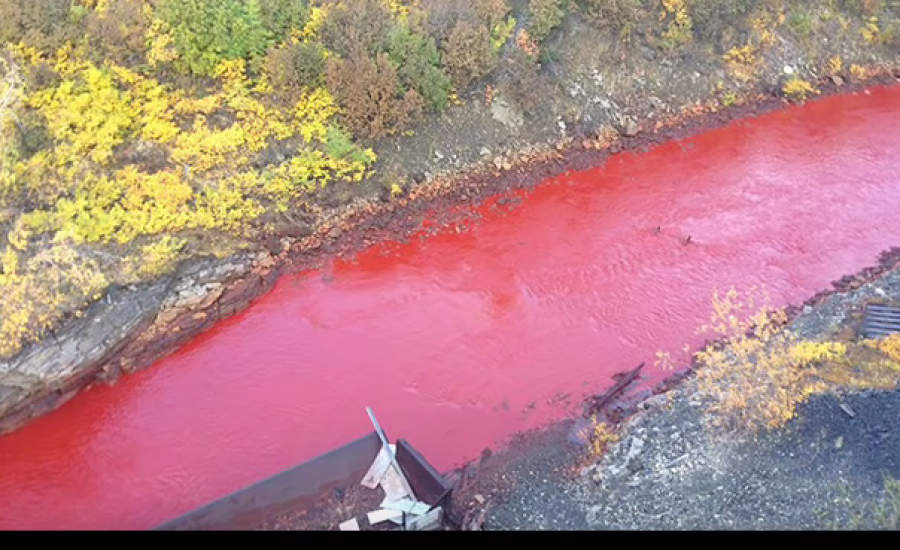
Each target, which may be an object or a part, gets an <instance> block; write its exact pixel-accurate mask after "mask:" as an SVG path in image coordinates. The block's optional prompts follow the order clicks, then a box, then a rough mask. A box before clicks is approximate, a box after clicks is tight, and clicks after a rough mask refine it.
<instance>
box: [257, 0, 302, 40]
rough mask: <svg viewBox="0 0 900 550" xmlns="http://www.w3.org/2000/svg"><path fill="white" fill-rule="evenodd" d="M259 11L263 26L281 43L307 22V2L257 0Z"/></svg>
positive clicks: (297, 0)
mask: <svg viewBox="0 0 900 550" xmlns="http://www.w3.org/2000/svg"><path fill="white" fill-rule="evenodd" d="M259 11H260V17H261V18H262V23H263V26H264V27H265V28H266V30H267V31H269V33H270V34H271V35H272V38H273V39H274V40H275V41H276V42H281V41H282V40H284V39H285V38H287V36H288V34H289V33H290V32H291V30H292V29H301V28H303V25H305V24H306V22H307V21H308V20H309V0H259Z"/></svg>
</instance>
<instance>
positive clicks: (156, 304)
mask: <svg viewBox="0 0 900 550" xmlns="http://www.w3.org/2000/svg"><path fill="white" fill-rule="evenodd" d="M813 11H816V10H813ZM773 13H774V12H773ZM816 13H817V12H816ZM819 15H822V18H821V21H820V23H821V24H820V25H818V26H813V27H811V28H808V29H806V30H800V31H798V30H797V28H794V26H792V25H790V24H784V22H783V21H780V22H777V23H776V22H774V21H773V22H772V29H771V30H770V32H768V33H763V34H765V36H764V38H766V41H765V44H764V43H763V42H760V43H759V44H756V41H760V40H762V38H763V36H762V35H760V36H756V35H757V34H760V33H759V32H758V31H759V29H751V28H750V27H751V26H752V25H750V21H749V20H748V21H742V22H741V23H740V24H739V25H738V26H739V27H741V29H742V32H745V33H749V36H750V38H748V44H751V43H752V44H753V45H754V48H755V50H754V51H757V53H758V55H756V56H752V57H750V58H747V57H746V56H739V57H740V63H737V65H735V63H733V62H730V63H726V62H725V60H724V57H723V52H725V53H727V51H730V50H727V51H726V49H725V45H726V44H731V43H733V42H734V41H735V40H736V39H735V38H734V37H732V38H731V39H724V38H723V39H722V40H721V41H718V42H716V43H713V42H707V41H705V40H703V39H699V38H700V37H699V35H698V40H697V41H696V42H693V43H691V44H688V45H685V46H684V47H682V48H678V49H677V50H676V51H669V52H664V51H661V50H659V49H658V48H657V47H656V46H655V45H653V44H652V43H651V42H652V40H651V41H648V39H647V37H650V36H651V35H652V34H653V32H656V31H658V30H659V29H656V28H655V26H654V25H655V24H654V25H651V27H653V28H648V29H646V30H647V37H640V38H638V37H637V36H635V38H634V39H633V40H632V41H629V42H627V43H622V44H620V43H619V40H618V38H617V37H615V36H611V35H609V33H608V32H606V31H604V32H600V33H598V32H597V30H596V29H595V28H594V27H592V26H590V25H588V24H586V23H585V22H584V21H583V20H582V18H581V17H580V16H579V15H578V14H576V13H572V14H568V15H566V17H565V19H564V22H563V23H562V24H561V25H560V27H559V29H558V30H557V31H556V32H555V34H553V35H551V36H550V37H549V38H548V40H547V42H546V43H545V44H544V45H543V46H542V48H544V49H545V50H546V51H551V52H554V54H553V56H550V57H549V58H548V61H547V63H545V65H544V67H543V68H542V72H541V74H540V78H539V79H538V80H539V81H540V82H542V83H544V84H548V85H549V87H547V88H546V89H543V88H542V90H543V91H544V92H546V93H542V94H538V95H539V101H538V102H537V104H536V105H531V106H530V108H526V105H524V104H523V103H522V101H523V100H524V99H527V98H522V97H518V98H513V97H506V96H507V95H510V94H509V93H504V91H503V90H502V88H504V86H503V85H504V79H503V78H501V76H499V75H498V76H497V77H496V79H493V77H492V78H488V79H487V80H485V81H484V82H481V83H479V84H478V85H476V86H474V87H472V88H471V89H469V90H468V91H466V92H465V93H464V94H462V97H461V98H460V99H461V100H462V104H461V105H456V106H453V107H451V108H450V109H448V111H446V112H445V113H444V114H443V115H441V116H434V117H431V118H429V119H427V120H426V121H425V122H424V123H423V124H422V125H421V126H420V127H418V128H417V130H416V132H415V134H414V135H411V136H410V135H396V136H393V137H388V138H383V139H382V140H380V141H378V142H377V143H374V144H373V146H374V147H375V150H376V151H377V152H378V154H379V159H380V160H379V161H378V164H377V166H376V172H377V174H378V175H377V177H375V178H372V179H371V180H367V181H365V182H363V183H362V184H361V185H355V184H340V183H336V184H335V185H333V186H329V187H328V188H327V189H325V190H322V191H320V192H319V193H318V194H317V195H316V196H315V197H313V198H312V199H311V200H312V203H313V204H314V206H315V207H316V208H315V215H310V214H309V213H305V214H304V215H303V216H300V217H301V218H303V219H302V220H295V221H296V223H294V222H289V221H287V220H281V221H279V222H278V223H276V224H274V226H273V227H275V230H274V231H273V232H271V233H268V234H267V235H266V236H265V237H260V238H259V239H257V240H255V241H253V243H252V245H250V246H249V247H247V249H246V250H244V251H243V252H240V253H236V254H234V255H231V256H229V257H227V258H226V259H223V260H210V259H204V258H203V257H202V255H200V254H199V253H198V254H197V256H196V257H194V258H193V259H189V260H185V262H183V263H182V265H181V266H180V267H179V268H178V269H177V270H175V271H174V272H172V273H170V274H168V275H164V276H161V277H159V278H157V279H156V280H154V281H153V282H151V283H147V284H135V285H112V286H110V287H109V288H108V289H107V290H105V291H104V292H102V293H100V294H101V297H100V298H99V300H96V301H93V302H92V304H91V305H90V307H89V308H87V309H86V310H84V311H79V312H78V315H77V316H76V315H75V312H69V313H68V314H67V316H66V317H65V320H64V321H63V322H61V323H58V324H57V325H58V326H57V329H56V330H55V331H53V332H49V333H47V334H46V336H45V337H44V338H43V339H42V340H41V341H40V342H39V343H37V344H32V345H28V346H26V347H25V348H24V349H23V351H21V352H19V353H18V354H17V355H15V356H13V357H11V358H8V359H6V360H4V361H2V362H0V434H3V433H8V432H10V431H12V430H15V429H17V428H18V427H21V426H23V425H25V424H26V423H27V422H28V421H29V420H31V419H33V418H35V417H38V416H41V415H43V414H46V413H47V412H49V411H51V410H54V409H56V408H58V407H59V406H61V405H62V404H63V403H65V402H66V401H68V400H69V399H71V398H72V397H73V396H74V395H76V394H77V393H78V392H79V391H81V390H82V389H84V388H86V387H89V386H90V385H92V384H96V383H114V382H115V380H116V379H117V377H118V376H120V375H121V374H123V373H131V372H135V371H137V370H140V369H143V368H146V367H147V366H149V365H151V364H152V363H153V362H155V361H157V360H159V359H160V358H162V357H164V356H166V355H168V354H169V353H171V352H173V351H175V350H176V349H178V347H179V346H181V345H182V344H184V343H185V342H187V341H188V340H190V339H191V338H192V337H193V336H195V335H197V334H199V333H201V332H202V331H204V330H206V329H208V328H209V327H211V326H212V325H213V324H215V323H216V322H217V321H219V320H222V319H225V318H227V317H229V316H231V315H234V314H235V313H237V312H239V311H241V310H243V309H245V308H246V307H247V306H248V305H249V304H250V303H251V302H252V300H253V299H255V298H256V297H258V296H260V295H262V294H264V293H265V292H266V291H268V290H269V289H271V288H272V286H273V285H274V283H275V281H276V279H277V277H278V275H279V274H280V273H282V272H284V271H291V270H306V269H310V268H314V267H316V266H319V265H322V264H323V263H324V262H327V261H328V259H329V258H334V257H341V256H348V255H352V254H354V253H356V252H358V251H359V250H362V249H364V248H366V247H368V246H371V245H372V244H375V243H377V242H381V241H389V240H403V239H406V238H409V237H410V236H412V235H414V234H416V233H417V232H418V231H419V229H420V228H421V227H422V224H423V221H424V220H426V219H428V220H429V223H430V225H429V227H430V228H431V229H429V230H428V231H429V232H435V231H438V229H439V228H444V229H447V228H450V230H452V228H453V227H454V225H455V224H470V223H472V222H473V221H474V220H471V219H469V218H470V216H469V214H468V213H467V212H466V209H467V208H468V207H469V206H470V205H472V204H475V203H479V202H482V201H485V200H487V199H488V198H489V197H494V196H497V195H503V194H504V193H509V192H512V191H515V190H519V189H528V188H529V187H531V186H533V185H534V184H536V183H537V182H539V181H541V180H543V179H545V178H547V177H550V176H553V175H556V174H559V173H563V172H565V171H566V170H577V169H581V168H586V167H589V166H594V165H597V164H599V163H602V162H604V161H605V160H607V159H608V158H609V157H610V156H612V155H616V154H620V153H623V152H628V151H641V150H646V148H648V147H651V146H653V145H656V144H659V143H663V142H665V141H668V140H673V139H679V138H683V137H686V136H689V135H692V134H695V133H699V132H702V131H704V130H708V129H711V128H714V127H718V126H722V125H724V124H727V123H728V122H730V121H732V120H735V119H738V118H743V117H748V116H754V115H757V114H760V113H763V112H766V111H770V110H773V109H777V108H781V107H783V106H784V105H785V104H786V99H785V98H786V96H791V97H793V98H794V99H799V95H804V94H799V95H791V94H788V92H786V91H785V90H786V89H788V88H785V85H786V84H787V82H788V81H790V80H792V77H797V78H798V79H801V80H803V81H804V82H807V83H808V84H810V86H812V87H813V88H815V90H816V92H818V93H819V94H820V95H821V96H826V95H829V94H833V93H836V92H840V93H853V92H855V91H859V90H862V89H863V88H864V87H866V86H872V85H878V84H887V83H893V82H894V81H895V77H894V76H893V73H894V72H896V71H895V69H894V68H895V67H896V52H895V49H892V46H890V45H884V44H881V43H880V42H878V41H868V40H866V39H863V37H861V35H859V33H857V32H851V31H854V30H857V29H856V26H858V25H862V24H863V22H862V19H859V18H857V17H855V16H854V17H853V18H850V19H847V20H846V21H845V20H844V19H841V17H838V18H834V17H831V16H830V18H825V16H824V13H823V14H819ZM776 19H777V17H776ZM857 19H859V21H857ZM839 21H842V23H841V24H843V23H847V25H849V26H848V29H849V30H847V32H843V33H842V32H837V31H836V29H837V27H835V25H838V22H839ZM707 22H709V21H707ZM712 22H713V23H715V18H713V21H712ZM712 26H715V25H712ZM745 27H746V28H745ZM705 28H706V26H701V25H700V24H699V21H698V24H697V31H698V32H705V31H704V29H705ZM845 30H846V29H845ZM836 32H837V34H835V33H836ZM754 33H755V34H754ZM828 36H831V37H832V39H831V41H830V42H828V44H827V47H826V46H820V45H817V44H820V42H819V41H817V40H815V38H823V37H828ZM598 37H600V44H599V45H598V44H597V40H598ZM719 38H722V37H719ZM735 43H736V42H735ZM822 44H824V42H822ZM508 48H509V49H510V51H512V50H513V49H515V45H513V44H509V45H508ZM719 50H722V51H719ZM589 52H590V53H589ZM507 53H509V52H507ZM732 57H734V56H732ZM729 59H731V57H729ZM735 59H736V58H735ZM834 59H839V60H840V61H841V62H840V66H838V64H837V63H836V62H833V60H834ZM504 60H508V57H504ZM732 61H734V59H732ZM737 69H740V70H737ZM751 69H752V70H751ZM748 71H750V72H748ZM501 73H502V71H501ZM751 73H752V74H751ZM504 74H505V73H504ZM507 76H508V75H507ZM748 76H750V77H749V78H747V77H748ZM492 89H493V90H494V91H495V92H496V91H497V90H500V91H499V92H497V93H496V94H494V93H493V92H489V91H490V90H492ZM507 90H509V88H507ZM808 93H809V95H810V96H813V95H817V94H815V93H814V92H808ZM526 103H527V102H526ZM447 136H466V139H456V140H448V139H447ZM393 184H397V185H398V186H399V193H397V192H395V189H394V187H393ZM517 200H518V198H509V197H499V201H498V206H501V207H507V206H510V205H514V204H515V202H516V201H517ZM435 217H436V219H433V218H435ZM200 240H202V239H200ZM200 240H198V241H197V242H198V243H199V242H200ZM213 240H216V239H213ZM198 246H199V247H200V248H202V246H200V245H199V244H198ZM107 256H108V254H107V255H106V256H104V255H103V254H99V256H98V257H107ZM109 257H112V258H114V256H109ZM112 263H113V264H115V265H118V262H116V261H113V262H112Z"/></svg>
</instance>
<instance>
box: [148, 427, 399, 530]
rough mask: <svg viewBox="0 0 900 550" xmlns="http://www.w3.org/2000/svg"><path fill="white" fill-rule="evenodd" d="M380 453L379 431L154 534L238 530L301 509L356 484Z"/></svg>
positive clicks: (188, 516) (224, 499) (257, 484)
mask: <svg viewBox="0 0 900 550" xmlns="http://www.w3.org/2000/svg"><path fill="white" fill-rule="evenodd" d="M380 450H381V439H380V438H379V437H378V434H376V433H375V432H372V433H370V434H369V435H367V436H364V437H361V438H359V439H357V440H356V441H353V442H351V443H348V444H347V445H344V446H343V447H339V448H337V449H335V450H333V451H331V452H328V453H326V454H323V455H320V456H318V457H316V458H314V459H312V460H309V461H307V462H304V463H302V464H300V465H298V466H295V467H293V468H290V469H288V470H285V471H284V472H281V473H280V474H277V475H275V476H273V477H270V478H269V479H266V480H264V481H260V482H259V483H256V484H254V485H251V486H249V487H246V488H244V489H242V490H240V491H237V492H236V493H232V494H231V495H228V496H226V497H223V498H221V499H219V500H216V501H215V502H212V503H210V504H207V505H206V506H203V507H201V508H198V509H196V510H194V511H192V512H188V513H187V514H184V515H183V516H181V517H178V518H175V519H173V520H171V521H169V522H167V523H164V524H163V525H160V526H158V527H156V528H155V529H154V530H159V531H185V530H211V531H215V530H238V529H254V528H257V527H259V526H260V525H261V524H262V523H263V522H264V521H265V519H266V518H267V517H269V516H271V515H272V514H278V513H282V512H284V511H287V510H288V509H290V508H293V507H296V506H299V505H302V502H304V501H305V500H307V499H314V498H315V497H318V496H320V495H322V494H323V493H325V492H327V491H328V490H330V489H332V488H333V487H338V486H343V487H346V486H348V485H351V484H357V483H359V482H360V480H361V479H362V477H363V475H365V473H366V471H367V470H368V469H369V467H370V466H371V465H372V462H373V461H374V460H375V457H376V456H377V454H378V452H379V451H380Z"/></svg>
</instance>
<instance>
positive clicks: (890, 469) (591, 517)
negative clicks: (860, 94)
mask: <svg viewBox="0 0 900 550" xmlns="http://www.w3.org/2000/svg"><path fill="white" fill-rule="evenodd" d="M898 252H900V251H898V250H896V249H895V250H892V251H889V252H887V253H885V254H884V255H882V258H881V262H880V263H879V265H878V266H875V267H872V268H868V269H864V270H862V271H860V272H859V273H857V274H855V275H848V276H846V277H844V278H842V279H840V280H838V281H835V283H834V284H833V286H834V288H833V289H832V290H829V291H823V292H821V293H819V294H817V295H816V296H814V297H812V298H810V299H809V300H807V301H806V302H805V303H804V304H803V305H798V306H795V307H792V308H790V311H791V314H792V319H791V321H790V323H789V324H788V326H789V327H790V328H791V329H793V330H794V331H796V333H797V334H799V335H801V336H802V337H803V338H804V339H810V340H820V339H825V338H838V339H840V340H843V341H850V340H852V339H854V338H855V335H856V331H857V330H858V328H859V325H860V322H861V320H860V319H861V315H860V314H861V312H862V310H863V309H864V306H865V304H866V303H888V304H897V303H900V262H898ZM661 389H664V388H657V390H656V391H655V392H654V393H655V395H652V396H649V397H647V398H644V399H641V396H639V395H632V396H631V397H630V398H629V397H626V398H624V399H623V400H620V402H619V404H618V405H619V406H620V407H622V408H623V410H624V411H625V412H626V413H627V414H628V417H627V418H626V420H625V422H624V423H623V424H622V425H621V426H620V427H619V429H618V430H617V435H618V443H615V444H613V445H611V446H610V447H609V448H608V450H607V451H606V452H605V453H604V454H603V455H602V457H601V458H599V460H598V459H596V458H594V459H592V458H591V455H590V452H589V451H588V449H587V446H586V444H585V441H584V439H583V438H582V437H581V436H580V435H578V433H579V430H583V429H584V427H585V425H586V424H585V422H584V421H583V420H573V421H568V422H565V423H561V424H558V425H555V426H553V427H551V428H549V429H547V430H542V431H537V432H533V433H530V434H522V435H521V436H519V437H518V438H516V439H515V440H514V441H513V442H512V443H511V445H510V447H509V449H507V450H504V451H502V452H499V453H494V454H492V455H489V456H486V457H485V458H484V459H483V460H482V461H480V462H479V463H473V464H472V465H471V466H470V467H469V470H468V471H466V470H463V471H462V472H459V473H457V474H456V475H455V477H454V478H455V479H456V480H457V482H458V483H459V488H458V490H457V493H456V494H455V497H454V505H455V508H454V518H453V519H454V521H455V523H456V527H461V528H465V529H471V528H479V529H485V530H517V529H523V530H535V529H599V530H604V529H640V530H644V529H650V530H655V529H703V530H718V529H743V530H745V529H767V530H772V529H778V530H780V529H789V530H792V529H803V530H809V529H859V528H861V529H896V528H897V527H898V523H897V522H898V520H900V516H898V514H897V506H898V496H900V495H898V494H897V489H896V487H895V486H894V482H893V481H891V480H895V479H896V478H898V477H900V453H898V451H900V428H898V426H897V425H896V422H895V421H894V419H895V418H896V415H897V414H898V413H900V391H898V390H894V391H871V390H866V391H854V392H840V393H827V394H820V395H816V396H814V397H812V398H811V399H810V400H809V401H808V402H806V403H804V404H803V405H801V406H800V407H799V408H798V411H797V416H796V418H795V419H794V420H792V421H790V422H789V423H788V424H787V425H786V426H785V427H783V428H780V429H774V430H769V431H765V432H762V433H759V434H757V435H755V436H754V435H749V434H748V433H747V432H739V431H723V430H720V429H715V428H710V426H709V420H710V419H709V415H708V413H707V412H706V411H705V407H704V405H705V403H704V399H703V398H702V397H701V396H700V394H699V393H698V391H697V380H696V379H695V378H694V377H691V376H689V377H688V378H687V379H686V380H684V381H683V382H682V383H680V384H677V385H676V386H675V387H674V388H673V389H671V390H670V391H666V392H660V390H661ZM657 392H659V393H657ZM636 397H637V399H635V398H636ZM473 521H474V522H475V524H473Z"/></svg>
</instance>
